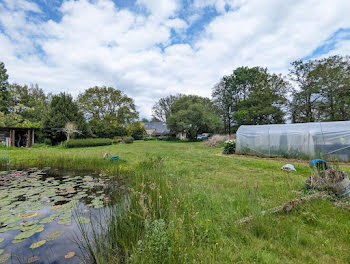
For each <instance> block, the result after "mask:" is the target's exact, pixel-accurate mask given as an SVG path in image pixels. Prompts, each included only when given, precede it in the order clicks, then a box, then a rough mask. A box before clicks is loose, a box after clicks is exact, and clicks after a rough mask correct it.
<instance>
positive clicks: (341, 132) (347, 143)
mask: <svg viewBox="0 0 350 264" xmlns="http://www.w3.org/2000/svg"><path fill="white" fill-rule="evenodd" d="M236 153H246V154H248V153H249V154H260V155H282V156H286V157H305V158H313V157H323V158H328V159H338V160H342V161H349V160H350V121H339V122H318V123H301V124H283V125H255V126H240V127H239V129H238V131H237V134H236Z"/></svg>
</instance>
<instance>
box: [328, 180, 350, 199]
mask: <svg viewBox="0 0 350 264" xmlns="http://www.w3.org/2000/svg"><path fill="white" fill-rule="evenodd" d="M332 191H333V192H334V193H335V194H336V195H337V196H338V197H339V198H348V197H350V180H349V177H348V175H346V177H344V179H343V180H342V181H340V182H337V183H335V184H333V186H332Z"/></svg>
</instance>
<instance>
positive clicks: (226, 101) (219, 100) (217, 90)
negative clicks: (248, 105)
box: [212, 76, 233, 134]
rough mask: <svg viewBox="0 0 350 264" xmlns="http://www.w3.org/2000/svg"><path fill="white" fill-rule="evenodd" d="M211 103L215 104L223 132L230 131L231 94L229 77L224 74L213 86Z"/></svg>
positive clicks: (229, 132)
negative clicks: (222, 123) (222, 124)
mask: <svg viewBox="0 0 350 264" xmlns="http://www.w3.org/2000/svg"><path fill="white" fill-rule="evenodd" d="M212 98H213V103H214V105H216V107H217V109H218V111H219V114H220V116H221V119H222V120H223V122H224V130H225V133H227V134H231V132H232V114H233V111H232V110H233V96H232V94H231V87H230V77H229V76H224V77H223V78H222V79H221V80H220V82H219V83H218V84H216V85H215V86H214V88H213V93H212Z"/></svg>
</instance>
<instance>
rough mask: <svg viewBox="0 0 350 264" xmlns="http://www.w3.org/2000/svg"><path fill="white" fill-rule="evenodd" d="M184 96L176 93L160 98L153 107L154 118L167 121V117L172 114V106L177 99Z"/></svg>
mask: <svg viewBox="0 0 350 264" xmlns="http://www.w3.org/2000/svg"><path fill="white" fill-rule="evenodd" d="M183 96H184V95H183V94H176V95H169V96H167V97H164V98H160V99H159V101H158V102H156V103H155V104H154V106H153V108H152V116H153V118H154V119H156V120H159V121H162V122H166V120H167V117H168V116H169V115H170V109H171V106H172V105H173V104H174V103H175V101H176V100H177V99H179V98H181V97H183Z"/></svg>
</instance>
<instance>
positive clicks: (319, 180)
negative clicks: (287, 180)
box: [305, 168, 350, 198]
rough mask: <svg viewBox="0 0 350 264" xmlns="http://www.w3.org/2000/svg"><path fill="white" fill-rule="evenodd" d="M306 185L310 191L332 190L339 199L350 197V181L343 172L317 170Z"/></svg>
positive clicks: (331, 169) (332, 169) (307, 180)
mask: <svg viewBox="0 0 350 264" xmlns="http://www.w3.org/2000/svg"><path fill="white" fill-rule="evenodd" d="M305 184H306V186H307V187H308V188H310V189H316V190H320V191H324V190H330V191H332V192H334V193H335V194H336V195H337V196H338V197H339V198H348V197H350V180H349V177H348V175H347V174H346V172H344V171H341V170H337V169H334V168H329V169H327V170H317V171H315V172H314V173H313V174H312V175H311V176H310V177H309V178H307V179H306V181H305Z"/></svg>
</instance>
